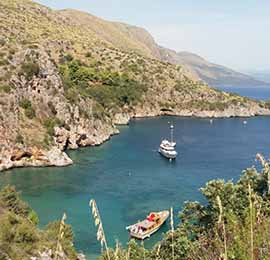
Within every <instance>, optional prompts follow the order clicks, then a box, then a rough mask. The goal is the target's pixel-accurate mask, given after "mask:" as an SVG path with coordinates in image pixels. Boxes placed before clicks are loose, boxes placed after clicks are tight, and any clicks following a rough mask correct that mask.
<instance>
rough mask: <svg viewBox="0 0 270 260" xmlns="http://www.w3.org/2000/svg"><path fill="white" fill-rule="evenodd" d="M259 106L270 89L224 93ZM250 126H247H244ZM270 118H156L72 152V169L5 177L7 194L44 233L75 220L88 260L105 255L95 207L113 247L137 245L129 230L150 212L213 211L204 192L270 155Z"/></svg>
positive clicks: (0, 181) (148, 244)
mask: <svg viewBox="0 0 270 260" xmlns="http://www.w3.org/2000/svg"><path fill="white" fill-rule="evenodd" d="M222 89H224V90H226V91H230V92H235V93H239V94H241V95H245V96H248V97H252V98H254V99H264V100H267V99H270V88H265V87H261V88H259V87H258V88H252V89H251V88H248V89H245V88H232V87H231V88H230V89H228V87H226V88H222ZM244 121H246V124H245V123H244ZM172 123H173V124H174V128H175V136H174V137H175V140H176V142H177V151H178V153H179V156H178V157H177V159H176V160H175V161H173V162H169V161H168V160H166V159H165V158H163V157H162V156H160V154H159V153H158V151H157V149H158V146H159V144H160V141H161V140H162V139H163V138H166V137H168V138H169V135H170V130H169V126H170V124H172ZM269 127H270V117H263V116H261V117H253V118H228V119H214V120H213V122H210V120H209V119H207V118H206V119H199V118H192V117H191V118H184V117H156V118H148V119H136V120H132V121H131V122H130V124H129V125H128V126H122V127H119V130H120V134H119V135H117V136H114V137H112V138H111V140H110V141H108V142H106V143H105V144H103V145H101V146H98V147H92V148H83V149H79V150H76V151H69V152H68V154H69V156H70V157H71V158H72V159H73V161H74V164H73V165H72V166H69V167H64V168H55V167H49V168H24V169H13V170H10V171H6V172H4V173H1V174H0V186H5V185H7V184H11V185H15V186H16V188H17V190H18V191H20V192H21V196H22V198H23V199H24V200H26V201H27V202H28V203H29V204H30V205H31V207H32V208H33V209H34V210H35V211H36V212H37V213H38V215H39V219H40V223H39V225H40V227H42V228H43V227H45V226H46V225H47V224H48V223H49V222H50V221H53V220H57V219H58V220H59V219H61V217H62V215H63V213H64V212H65V213H66V214H67V223H68V224H71V225H72V227H73V230H74V241H75V247H76V248H77V250H78V251H81V252H83V253H84V254H85V255H86V256H87V259H89V260H94V259H96V258H97V256H98V255H99V253H100V244H99V242H98V241H97V240H96V227H95V226H94V223H93V218H92V215H91V212H90V208H89V200H90V199H95V200H96V203H97V206H98V208H99V212H100V215H101V218H102V221H103V226H104V230H105V234H106V238H107V241H108V244H109V246H111V247H113V246H114V245H115V243H116V241H119V242H120V243H122V244H123V245H124V246H125V245H126V243H127V242H128V240H129V235H128V233H127V231H126V229H125V227H126V226H128V225H130V224H133V223H135V222H137V221H138V220H142V219H143V218H144V217H145V216H146V215H147V214H148V213H149V212H151V211H159V210H163V209H169V208H170V207H173V209H174V215H175V222H176V223H177V222H179V218H178V212H179V211H180V210H181V209H182V208H183V206H184V205H185V203H186V202H187V201H200V202H201V203H206V202H205V199H204V197H203V196H202V194H201V192H200V188H201V187H204V185H205V184H206V183H207V182H208V181H210V180H212V179H224V180H226V181H229V180H232V181H234V182H236V181H237V180H238V179H239V177H240V176H241V174H242V171H243V170H244V169H246V168H248V167H252V166H255V167H259V165H258V162H256V160H255V155H256V153H258V152H259V153H261V154H263V155H264V156H265V157H267V156H268V155H269V153H270V134H269ZM168 229H169V225H168V224H165V225H164V226H162V228H161V229H160V230H159V231H158V232H157V233H156V234H155V235H153V236H152V237H151V238H150V239H148V240H146V241H145V243H144V244H145V246H146V247H148V248H150V247H151V246H153V245H154V244H155V243H156V242H157V241H158V240H160V239H161V238H162V235H163V233H165V232H166V231H167V230H168Z"/></svg>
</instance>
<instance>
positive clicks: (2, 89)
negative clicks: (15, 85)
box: [0, 85, 12, 94]
mask: <svg viewBox="0 0 270 260" xmlns="http://www.w3.org/2000/svg"><path fill="white" fill-rule="evenodd" d="M11 90H12V88H11V86H10V85H3V86H0V92H5V93H7V94H9V93H10V92H11Z"/></svg>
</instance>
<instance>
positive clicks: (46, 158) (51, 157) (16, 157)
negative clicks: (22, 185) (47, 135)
mask: <svg viewBox="0 0 270 260" xmlns="http://www.w3.org/2000/svg"><path fill="white" fill-rule="evenodd" d="M159 116H179V117H194V118H236V117H242V118H248V117H255V116H270V110H267V109H265V108H259V106H258V107H257V108H256V109H255V108H254V107H253V108H252V109H251V108H250V109H243V108H237V107H235V108H230V109H226V110H224V111H190V110H179V111H161V110H160V109H157V110H151V109H145V108H144V109H138V110H137V111H134V112H132V113H118V114H115V116H114V119H113V121H112V125H108V128H107V129H106V130H107V131H105V132H104V131H103V132H100V133H99V134H98V136H97V137H96V138H95V140H93V139H91V138H92V136H91V135H90V133H89V138H85V141H84V143H82V144H80V145H75V146H71V147H69V148H64V146H63V145H60V144H62V143H66V142H67V141H68V140H69V139H68V138H70V135H67V133H66V132H64V133H63V132H62V133H61V129H59V128H57V129H55V132H56V133H57V136H58V137H57V138H56V137H55V145H54V146H52V147H51V149H49V150H42V149H38V148H36V147H28V148H25V147H21V149H19V148H17V147H16V148H14V149H10V150H9V151H7V150H5V151H2V152H1V153H0V172H2V171H6V170H10V169H13V168H23V167H65V166H69V165H72V164H73V161H72V159H71V158H70V157H69V156H68V155H67V153H66V152H65V151H66V150H76V149H79V148H80V147H91V146H99V145H102V144H103V143H105V142H107V141H109V140H110V139H111V137H112V136H113V135H116V134H119V133H120V131H119V130H118V129H117V128H116V126H118V125H119V126H120V125H128V124H129V122H130V120H132V119H136V118H137V119H139V118H153V117H159ZM101 131H102V130H101ZM60 133H61V134H62V135H61V134H60ZM69 134H70V133H69ZM76 134H77V135H78V133H76ZM83 135H85V134H83ZM59 137H60V139H61V141H62V143H59V141H58V140H59ZM77 138H79V139H80V138H81V137H80V136H79V137H77ZM75 143H76V140H75Z"/></svg>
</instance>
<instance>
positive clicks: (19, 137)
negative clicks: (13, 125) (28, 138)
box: [15, 133, 24, 144]
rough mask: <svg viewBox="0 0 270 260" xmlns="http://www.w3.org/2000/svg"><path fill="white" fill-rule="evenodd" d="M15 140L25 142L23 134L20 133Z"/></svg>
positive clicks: (20, 142) (19, 142)
mask: <svg viewBox="0 0 270 260" xmlns="http://www.w3.org/2000/svg"><path fill="white" fill-rule="evenodd" d="M15 142H16V143H18V144H23V142H24V141H23V136H22V135H21V134H20V133H18V134H17V135H16V138H15Z"/></svg>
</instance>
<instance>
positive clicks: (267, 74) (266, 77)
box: [247, 70, 270, 83]
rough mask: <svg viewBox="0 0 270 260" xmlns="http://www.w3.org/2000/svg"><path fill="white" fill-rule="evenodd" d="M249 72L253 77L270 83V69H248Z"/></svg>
mask: <svg viewBox="0 0 270 260" xmlns="http://www.w3.org/2000/svg"><path fill="white" fill-rule="evenodd" d="M247 74H249V75H251V76H252V77H254V78H256V79H259V80H262V81H264V82H267V83H270V70H255V71H248V72H247Z"/></svg>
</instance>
